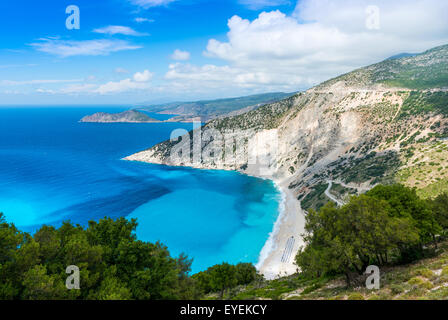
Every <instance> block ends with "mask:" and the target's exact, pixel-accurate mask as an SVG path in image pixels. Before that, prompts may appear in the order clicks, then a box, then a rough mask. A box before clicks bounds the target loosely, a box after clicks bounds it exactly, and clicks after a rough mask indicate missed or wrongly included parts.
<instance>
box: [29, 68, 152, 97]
mask: <svg viewBox="0 0 448 320" xmlns="http://www.w3.org/2000/svg"><path fill="white" fill-rule="evenodd" d="M153 75H154V74H153V73H151V72H150V71H149V70H144V71H143V72H136V73H135V74H134V75H133V77H132V79H131V78H127V79H123V80H120V81H109V82H107V83H103V84H95V83H86V82H83V83H76V84H72V85H69V86H66V87H63V88H60V89H47V88H38V89H37V90H36V92H38V93H45V94H65V95H80V94H90V95H98V94H99V95H106V94H118V93H123V92H128V91H136V90H148V89H151V88H152V85H151V83H150V80H151V79H152V77H153ZM88 80H89V79H87V81H88ZM67 82H69V81H67ZM70 82H71V81H70ZM33 83H39V84H46V83H60V81H59V82H55V81H54V82H43V81H39V82H37V81H36V80H35V81H33Z"/></svg>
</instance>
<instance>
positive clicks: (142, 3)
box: [129, 0, 176, 9]
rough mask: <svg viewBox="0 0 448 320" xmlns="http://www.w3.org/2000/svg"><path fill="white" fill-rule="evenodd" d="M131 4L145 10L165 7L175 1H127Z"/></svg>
mask: <svg viewBox="0 0 448 320" xmlns="http://www.w3.org/2000/svg"><path fill="white" fill-rule="evenodd" d="M129 1H131V3H132V4H135V5H137V6H140V7H143V8H145V9H147V8H151V7H160V6H166V5H167V4H169V3H171V2H174V1H176V0H129Z"/></svg>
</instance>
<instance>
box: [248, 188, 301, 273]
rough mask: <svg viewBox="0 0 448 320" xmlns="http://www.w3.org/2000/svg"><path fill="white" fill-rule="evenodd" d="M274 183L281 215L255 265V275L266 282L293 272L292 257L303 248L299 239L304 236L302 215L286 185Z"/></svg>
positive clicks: (294, 267)
mask: <svg viewBox="0 0 448 320" xmlns="http://www.w3.org/2000/svg"><path fill="white" fill-rule="evenodd" d="M274 182H275V183H276V185H277V187H278V188H279V190H280V191H281V192H282V197H283V201H282V203H281V205H280V210H281V211H280V214H279V217H278V219H277V222H276V223H275V226H274V230H273V232H272V233H271V235H270V237H269V240H268V241H267V242H266V244H265V247H264V248H263V250H262V252H261V254H260V259H261V260H260V261H259V263H258V264H257V269H258V271H259V272H260V273H262V274H263V275H264V276H265V278H266V279H268V280H272V279H275V278H278V277H280V276H287V275H292V274H294V273H296V272H297V266H296V265H295V264H294V262H295V256H296V254H297V252H298V251H299V249H300V247H302V246H304V241H303V239H302V237H301V235H302V234H303V233H304V232H305V215H304V211H303V210H302V208H301V206H300V202H299V200H297V198H296V197H295V195H294V194H293V192H291V190H290V189H289V188H288V186H289V182H288V181H283V182H279V181H274Z"/></svg>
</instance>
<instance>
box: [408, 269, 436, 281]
mask: <svg viewBox="0 0 448 320" xmlns="http://www.w3.org/2000/svg"><path fill="white" fill-rule="evenodd" d="M413 275H414V276H421V277H424V278H426V279H429V280H431V279H433V278H434V277H435V273H434V272H432V271H431V270H429V269H428V268H423V269H417V270H415V271H414V273H413Z"/></svg>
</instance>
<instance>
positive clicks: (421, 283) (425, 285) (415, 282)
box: [408, 277, 434, 290]
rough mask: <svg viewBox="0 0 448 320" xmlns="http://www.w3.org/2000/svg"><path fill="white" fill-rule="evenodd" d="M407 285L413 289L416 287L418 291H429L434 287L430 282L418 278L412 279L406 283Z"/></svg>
mask: <svg viewBox="0 0 448 320" xmlns="http://www.w3.org/2000/svg"><path fill="white" fill-rule="evenodd" d="M408 283H409V284H410V285H412V286H413V287H418V288H420V289H426V290H430V289H432V288H433V287H434V286H433V284H432V283H431V282H429V281H427V280H423V279H422V278H418V277H415V278H412V279H411V280H409V281H408Z"/></svg>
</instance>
